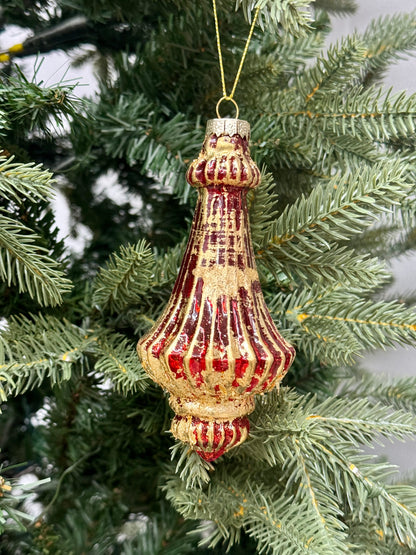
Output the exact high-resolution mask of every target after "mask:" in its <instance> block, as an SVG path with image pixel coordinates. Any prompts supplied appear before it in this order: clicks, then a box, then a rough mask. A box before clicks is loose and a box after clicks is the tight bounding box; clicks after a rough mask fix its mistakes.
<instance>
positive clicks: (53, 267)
mask: <svg viewBox="0 0 416 555" xmlns="http://www.w3.org/2000/svg"><path fill="white" fill-rule="evenodd" d="M38 238H39V237H38V236H37V235H35V234H34V233H33V232H32V230H30V229H29V228H28V227H26V226H24V225H23V224H21V223H20V222H17V221H15V220H12V219H11V218H8V217H7V216H5V215H4V214H1V213H0V278H1V279H2V280H4V281H6V282H7V284H8V285H9V286H10V285H12V284H13V285H17V286H18V287H19V292H23V291H24V292H27V293H29V295H30V296H31V298H32V299H36V300H37V301H38V303H39V304H41V305H44V306H48V305H50V306H55V305H57V304H60V303H61V302H62V295H63V294H64V293H67V292H68V291H70V290H71V282H70V281H69V280H68V279H66V278H65V277H64V273H63V272H62V270H60V269H59V264H58V263H57V262H55V261H54V260H52V259H51V258H50V257H49V256H48V251H47V250H46V249H45V248H43V247H40V246H38V245H37V244H36V241H37V239H38Z"/></svg>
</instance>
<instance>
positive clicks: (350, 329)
mask: <svg viewBox="0 0 416 555" xmlns="http://www.w3.org/2000/svg"><path fill="white" fill-rule="evenodd" d="M292 302H293V304H292V306H291V307H290V308H289V309H288V310H287V315H288V316H290V317H293V318H294V319H295V321H296V322H298V324H299V325H300V326H301V327H302V329H303V331H304V332H306V333H307V334H312V335H315V336H316V337H317V338H318V339H319V340H323V341H327V342H328V341H330V340H331V339H332V342H333V339H334V338H335V337H336V336H337V335H338V337H339V338H340V339H339V341H340V343H339V347H340V346H341V344H343V348H344V349H346V351H345V357H348V358H349V357H350V356H351V354H352V353H353V352H354V351H350V349H348V338H349V336H350V335H351V336H352V337H353V338H356V341H357V342H358V343H360V344H361V349H365V348H377V347H378V348H386V347H387V346H392V345H395V344H397V343H399V344H412V343H413V341H414V340H415V338H416V324H414V322H415V312H414V310H413V309H408V308H406V307H404V306H403V305H402V304H400V303H398V302H397V301H390V302H383V301H379V302H374V301H372V300H367V299H363V298H360V296H359V295H357V294H354V293H352V292H351V291H346V290H343V289H341V288H339V289H336V290H334V291H333V292H330V293H329V294H328V295H325V294H324V295H320V296H317V297H315V298H314V297H313V294H312V296H311V297H310V298H309V300H307V301H305V302H301V303H300V304H296V306H294V304H295V303H296V301H295V300H294V299H293V301H292ZM361 349H360V350H361ZM347 353H348V354H347ZM355 354H358V353H357V352H356V353H355ZM348 358H346V359H344V360H345V361H346V362H348ZM341 360H342V358H341Z"/></svg>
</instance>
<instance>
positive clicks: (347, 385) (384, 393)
mask: <svg viewBox="0 0 416 555" xmlns="http://www.w3.org/2000/svg"><path fill="white" fill-rule="evenodd" d="M339 395H340V396H341V397H344V396H347V395H348V396H350V397H351V396H354V397H357V398H361V397H367V398H371V399H373V400H374V402H380V403H383V404H385V405H387V406H390V407H391V406H392V407H394V408H395V409H397V410H399V409H402V410H406V411H410V412H413V413H416V378H414V377H413V376H409V377H407V378H392V377H389V376H382V377H379V376H374V374H371V373H370V372H365V371H364V370H362V369H358V370H356V371H355V372H354V373H353V374H352V376H351V377H350V378H349V379H346V380H345V381H344V383H343V384H342V387H341V389H340V393H339Z"/></svg>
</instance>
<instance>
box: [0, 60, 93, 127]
mask: <svg viewBox="0 0 416 555" xmlns="http://www.w3.org/2000/svg"><path fill="white" fill-rule="evenodd" d="M14 68H15V69H16V71H17V74H16V76H14V77H8V78H7V81H6V80H4V81H3V83H2V84H0V102H1V103H2V104H4V105H7V106H8V112H7V117H8V119H9V121H10V124H13V128H14V129H15V130H19V131H22V129H28V130H30V131H31V130H33V129H40V130H41V131H42V132H43V133H46V134H50V133H51V131H50V121H51V118H52V119H53V120H54V122H55V124H56V125H57V126H62V125H63V117H66V118H68V117H74V118H77V121H78V122H81V121H82V120H81V118H80V115H79V104H80V103H81V102H82V101H80V100H77V99H76V98H75V97H74V96H73V95H72V91H73V89H74V87H75V86H76V85H75V84H73V85H68V84H63V83H57V84H56V85H53V86H52V87H42V86H41V84H37V83H35V82H33V81H32V82H31V81H29V80H28V79H27V78H26V77H25V75H24V74H23V72H22V71H21V70H20V68H19V67H18V66H14ZM36 73H37V71H36V68H35V75H36ZM16 128H17V129H16Z"/></svg>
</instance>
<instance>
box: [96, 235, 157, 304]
mask: <svg viewBox="0 0 416 555" xmlns="http://www.w3.org/2000/svg"><path fill="white" fill-rule="evenodd" d="M153 263H154V262H153V255H152V251H151V250H150V247H149V246H148V245H147V244H146V242H145V241H139V242H138V243H137V244H136V245H127V246H124V245H121V247H120V250H119V252H118V253H114V254H113V255H112V257H111V258H110V260H109V262H108V263H107V266H106V268H102V269H101V270H100V271H99V273H98V275H97V277H96V279H95V282H94V288H93V298H92V302H93V304H94V305H96V306H97V307H99V309H100V310H101V311H106V310H108V311H110V312H120V311H123V310H125V309H126V308H127V307H128V306H129V305H131V304H134V303H137V302H138V300H139V299H140V297H141V296H143V295H144V294H145V293H146V291H147V290H148V288H149V286H150V278H151V275H152V266H153Z"/></svg>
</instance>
